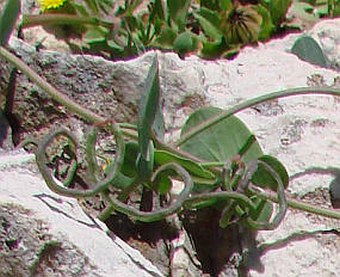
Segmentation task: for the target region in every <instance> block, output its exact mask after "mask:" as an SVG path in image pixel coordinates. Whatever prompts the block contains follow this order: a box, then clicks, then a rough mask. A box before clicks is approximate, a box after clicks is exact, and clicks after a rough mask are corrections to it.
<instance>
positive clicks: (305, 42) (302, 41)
mask: <svg viewBox="0 0 340 277" xmlns="http://www.w3.org/2000/svg"><path fill="white" fill-rule="evenodd" d="M292 53H293V54H295V55H296V56H298V57H299V59H301V60H303V61H306V62H309V63H311V64H315V65H319V66H322V67H327V62H326V58H325V56H324V54H323V52H322V49H321V48H320V46H319V44H318V43H317V42H316V41H315V40H314V39H313V38H312V37H309V36H302V37H300V38H298V39H297V40H296V42H295V43H294V45H293V47H292Z"/></svg>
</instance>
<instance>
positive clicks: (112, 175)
mask: <svg viewBox="0 0 340 277" xmlns="http://www.w3.org/2000/svg"><path fill="white" fill-rule="evenodd" d="M109 129H110V131H112V132H113V134H114V136H115V140H116V145H117V152H116V158H115V161H113V162H112V163H113V164H112V166H110V171H109V172H108V175H107V176H106V177H105V178H104V179H102V180H98V181H97V182H95V183H94V184H92V185H91V186H89V187H90V188H91V189H86V190H81V189H72V188H67V184H66V183H65V182H64V183H61V182H58V180H57V179H56V178H55V177H54V176H53V175H52V172H51V170H50V168H49V167H48V166H47V164H48V159H47V157H46V150H47V147H48V146H49V144H50V143H51V142H52V141H53V139H55V138H56V137H59V136H64V137H66V138H68V139H69V140H70V141H71V143H73V144H74V145H75V146H78V143H77V140H76V138H75V137H74V136H73V135H72V133H71V132H70V131H69V130H67V129H65V128H60V129H58V130H56V131H54V132H52V133H51V134H49V135H47V136H46V137H45V138H44V139H43V140H42V142H41V143H39V145H38V149H37V151H36V161H37V165H38V168H39V170H40V172H41V174H42V176H43V178H44V180H45V182H46V184H47V186H48V187H49V189H51V190H52V191H54V192H55V193H58V194H60V195H63V196H67V197H75V198H77V197H89V196H94V195H96V194H98V193H100V192H102V191H104V190H106V189H107V187H108V186H109V185H110V184H112V183H114V181H115V179H116V177H117V175H118V172H119V170H120V168H121V165H122V163H123V158H124V152H125V146H124V139H123V136H122V134H121V132H120V130H119V128H118V126H116V125H115V124H112V125H110V126H109ZM74 174H75V170H73V169H72V171H71V173H69V174H68V175H69V176H68V179H71V178H73V176H74ZM92 179H93V178H92ZM68 182H69V180H68Z"/></svg>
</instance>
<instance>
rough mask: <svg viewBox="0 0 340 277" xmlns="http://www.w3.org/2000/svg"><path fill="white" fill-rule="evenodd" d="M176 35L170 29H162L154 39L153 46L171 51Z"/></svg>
mask: <svg viewBox="0 0 340 277" xmlns="http://www.w3.org/2000/svg"><path fill="white" fill-rule="evenodd" d="M176 37H177V33H176V32H175V31H174V30H172V29H171V28H164V29H163V30H162V31H161V33H160V34H159V35H158V36H157V37H156V38H155V41H154V42H153V46H155V47H158V48H162V49H173V45H174V41H175V39H176Z"/></svg>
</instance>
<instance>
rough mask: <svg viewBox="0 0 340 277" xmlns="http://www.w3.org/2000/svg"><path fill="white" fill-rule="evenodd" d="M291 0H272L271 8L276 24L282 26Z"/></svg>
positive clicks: (273, 20)
mask: <svg viewBox="0 0 340 277" xmlns="http://www.w3.org/2000/svg"><path fill="white" fill-rule="evenodd" d="M291 2H292V0H270V2H269V10H270V15H271V18H272V22H273V24H274V25H275V26H280V24H281V23H282V21H283V20H284V19H285V17H286V14H287V12H288V8H289V6H290V4H291Z"/></svg>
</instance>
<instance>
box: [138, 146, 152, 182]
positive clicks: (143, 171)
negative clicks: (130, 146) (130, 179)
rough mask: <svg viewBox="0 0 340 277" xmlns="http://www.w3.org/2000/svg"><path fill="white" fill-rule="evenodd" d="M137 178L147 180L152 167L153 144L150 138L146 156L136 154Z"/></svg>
mask: <svg viewBox="0 0 340 277" xmlns="http://www.w3.org/2000/svg"><path fill="white" fill-rule="evenodd" d="M136 168H137V172H138V178H139V180H140V181H143V182H144V181H147V180H148V179H149V177H150V176H151V174H152V172H153V169H154V146H153V142H152V140H150V141H149V147H148V152H147V156H146V158H144V157H143V156H142V155H141V154H138V156H137V161H136Z"/></svg>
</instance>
